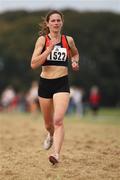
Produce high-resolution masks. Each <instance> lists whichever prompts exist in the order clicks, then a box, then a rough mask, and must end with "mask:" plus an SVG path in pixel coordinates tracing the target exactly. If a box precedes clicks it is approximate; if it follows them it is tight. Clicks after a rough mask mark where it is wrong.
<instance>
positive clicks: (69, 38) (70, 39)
mask: <svg viewBox="0 0 120 180" xmlns="http://www.w3.org/2000/svg"><path fill="white" fill-rule="evenodd" d="M66 38H67V40H68V43H69V44H71V43H73V42H74V39H73V37H71V36H66Z"/></svg>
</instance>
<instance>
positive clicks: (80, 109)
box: [73, 87, 83, 117]
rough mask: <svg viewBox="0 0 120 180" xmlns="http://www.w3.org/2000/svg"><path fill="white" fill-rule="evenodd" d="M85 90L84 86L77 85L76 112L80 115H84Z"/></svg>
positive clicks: (74, 94)
mask: <svg viewBox="0 0 120 180" xmlns="http://www.w3.org/2000/svg"><path fill="white" fill-rule="evenodd" d="M82 99H83V91H82V88H79V87H75V88H74V93H73V101H74V104H75V112H76V114H77V115H79V116H81V117H82V116H83V102H82Z"/></svg>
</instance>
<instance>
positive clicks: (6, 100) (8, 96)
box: [1, 86, 16, 111]
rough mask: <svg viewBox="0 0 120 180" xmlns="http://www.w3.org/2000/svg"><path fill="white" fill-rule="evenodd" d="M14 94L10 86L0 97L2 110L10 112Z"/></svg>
mask: <svg viewBox="0 0 120 180" xmlns="http://www.w3.org/2000/svg"><path fill="white" fill-rule="evenodd" d="M15 96H16V93H15V91H14V89H13V88H12V86H8V87H7V88H6V89H5V90H4V91H3V93H2V95H1V106H2V108H3V109H5V110H8V111H11V110H13V104H14V98H15Z"/></svg>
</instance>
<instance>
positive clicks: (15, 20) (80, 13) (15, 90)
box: [0, 0, 120, 114]
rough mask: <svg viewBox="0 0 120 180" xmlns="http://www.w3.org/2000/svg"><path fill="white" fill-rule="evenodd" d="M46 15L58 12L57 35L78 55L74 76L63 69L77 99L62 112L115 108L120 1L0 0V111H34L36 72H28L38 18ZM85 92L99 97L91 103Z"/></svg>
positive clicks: (119, 97)
mask: <svg viewBox="0 0 120 180" xmlns="http://www.w3.org/2000/svg"><path fill="white" fill-rule="evenodd" d="M51 9H57V10H61V11H62V12H63V14H64V17H65V24H64V28H63V33H64V34H67V35H69V36H72V37H73V38H74V40H75V42H76V46H77V48H78V50H79V53H80V71H79V72H77V73H76V72H73V71H72V70H71V66H69V72H70V84H71V91H72V95H73V94H75V93H76V97H77V98H75V99H74V103H73V101H71V106H70V108H69V110H68V111H69V112H70V111H71V107H72V105H73V104H75V103H79V105H80V102H81V101H82V103H84V104H85V105H86V106H87V105H88V104H89V103H91V101H96V102H97V103H98V105H99V103H100V106H101V107H120V0H104V1H103V0H71V1H69V0H66V1H63V0H59V1H58V0H46V1H44V0H0V110H1V111H2V110H3V109H4V108H8V106H9V105H10V107H9V108H10V109H12V108H16V106H18V104H19V109H20V110H22V111H34V109H36V107H35V106H36V105H35V104H36V103H37V102H36V97H37V85H36V82H37V81H38V79H39V74H40V71H41V69H40V68H39V69H37V70H35V71H33V70H32V69H31V67H30V61H31V56H32V53H33V49H34V45H35V42H36V40H37V38H38V36H39V24H40V22H41V17H43V16H45V15H46V13H47V12H48V10H51ZM31 88H32V89H34V90H33V91H32V92H31ZM78 90H79V92H81V95H80V94H79V93H78ZM73 91H74V92H73ZM91 91H92V92H93V91H94V92H95V94H96V92H98V91H99V95H98V96H97V97H91V96H90V94H91ZM77 93H78V94H77ZM31 94H32V95H31ZM92 94H94V93H92ZM72 95H71V97H72ZM73 96H74V95H73ZM81 96H82V98H81ZM30 99H32V100H31V101H32V102H33V99H34V102H35V104H32V106H31V105H30ZM76 99H77V100H78V99H79V102H76ZM81 99H82V100H81ZM28 104H29V106H27V105H28ZM81 109H82V108H81V107H80V106H79V107H78V112H80V111H81ZM82 111H84V110H83V109H82ZM82 113H83V112H81V114H82Z"/></svg>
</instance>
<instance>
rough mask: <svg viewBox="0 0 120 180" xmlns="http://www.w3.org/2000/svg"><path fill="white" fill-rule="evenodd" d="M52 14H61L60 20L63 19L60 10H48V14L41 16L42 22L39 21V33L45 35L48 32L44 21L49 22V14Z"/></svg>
mask: <svg viewBox="0 0 120 180" xmlns="http://www.w3.org/2000/svg"><path fill="white" fill-rule="evenodd" d="M52 14H59V15H60V16H61V19H62V21H64V16H63V14H62V13H61V12H60V11H57V10H53V11H49V12H48V14H47V15H46V16H45V17H43V18H42V22H41V23H40V29H41V30H40V33H39V34H40V35H46V34H48V33H49V32H50V31H49V28H48V27H47V25H46V22H49V19H50V16H51V15H52Z"/></svg>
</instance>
